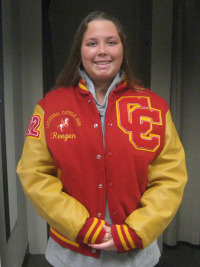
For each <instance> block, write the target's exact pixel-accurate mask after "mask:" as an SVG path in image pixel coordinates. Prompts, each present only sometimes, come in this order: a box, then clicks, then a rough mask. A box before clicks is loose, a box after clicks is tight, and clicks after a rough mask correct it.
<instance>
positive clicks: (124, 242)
mask: <svg viewBox="0 0 200 267" xmlns="http://www.w3.org/2000/svg"><path fill="white" fill-rule="evenodd" d="M116 227H117V233H118V236H119V239H120V241H121V243H122V246H123V248H124V250H129V248H128V246H127V244H126V241H125V239H124V237H123V234H122V231H121V228H120V225H116Z"/></svg>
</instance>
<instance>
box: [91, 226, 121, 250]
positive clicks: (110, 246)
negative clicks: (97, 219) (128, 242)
mask: <svg viewBox="0 0 200 267" xmlns="http://www.w3.org/2000/svg"><path fill="white" fill-rule="evenodd" d="M103 228H104V229H105V230H106V234H105V236H104V238H103V240H102V243H101V244H89V245H88V246H90V247H92V248H95V249H103V250H107V251H111V250H114V251H117V248H116V246H115V243H114V240H113V237H112V234H111V228H110V227H109V226H106V225H103Z"/></svg>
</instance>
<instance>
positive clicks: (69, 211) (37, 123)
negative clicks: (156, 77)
mask: <svg viewBox="0 0 200 267" xmlns="http://www.w3.org/2000/svg"><path fill="white" fill-rule="evenodd" d="M55 88H56V89H55V90H53V91H51V92H50V93H48V94H47V95H46V96H45V98H43V99H42V100H41V101H40V102H39V103H38V104H37V106H36V108H35V111H34V114H33V116H32V118H31V121H30V124H29V127H28V130H27V134H26V141H25V145H24V150H23V154H22V157H21V160H20V162H19V164H18V168H17V171H18V174H19V176H20V180H21V183H22V186H23V189H24V191H25V193H26V195H27V197H28V198H29V199H30V201H31V202H32V203H33V205H34V206H35V208H36V210H37V211H38V213H39V214H40V215H41V216H42V217H43V218H44V219H45V220H46V221H47V222H48V223H49V224H50V226H51V227H50V239H49V242H48V247H47V252H46V258H47V260H48V261H49V262H50V263H51V264H52V265H53V266H78V267H79V266H116V265H117V266H125V267H126V266H127V267H128V266H140V267H144V266H148V267H150V266H155V264H156V263H157V262H158V260H159V257H160V252H159V249H158V246H157V243H156V239H157V237H158V236H159V235H160V234H161V233H162V232H163V231H164V229H165V228H166V227H167V225H168V224H169V223H170V221H171V220H172V218H173V217H174V215H175V213H176V211H177V209H178V207H179V205H180V202H181V199H182V195H183V190H184V186H185V183H186V180H187V173H186V167H185V159H184V151H183V148H182V145H181V143H180V140H179V138H178V136H177V133H176V130H175V128H174V125H173V122H172V120H171V116H170V111H169V108H168V106H167V104H166V101H165V100H164V99H162V98H161V97H159V96H158V95H156V94H155V93H153V92H151V91H149V90H146V89H143V88H142V87H140V86H138V84H137V82H136V80H135V78H134V74H133V71H132V68H131V66H130V60H129V56H128V49H127V40H126V35H125V33H124V29H123V27H122V26H121V24H120V23H119V22H118V21H117V20H116V19H115V18H113V17H112V16H110V15H107V14H105V13H101V12H93V13H91V14H90V15H89V16H87V17H86V18H85V19H84V20H83V22H82V23H81V24H80V26H79V29H78V31H77V34H76V36H75V39H74V44H73V48H72V51H71V54H70V56H69V59H68V61H67V64H66V66H65V68H64V70H63V72H62V73H61V75H60V76H59V78H58V80H57V82H56V85H55ZM123 252H126V253H123Z"/></svg>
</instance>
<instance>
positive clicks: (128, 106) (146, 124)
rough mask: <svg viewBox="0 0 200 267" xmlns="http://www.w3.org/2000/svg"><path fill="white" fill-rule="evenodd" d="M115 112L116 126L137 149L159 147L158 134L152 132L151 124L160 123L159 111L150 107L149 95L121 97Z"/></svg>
mask: <svg viewBox="0 0 200 267" xmlns="http://www.w3.org/2000/svg"><path fill="white" fill-rule="evenodd" d="M116 112H117V124H118V127H119V128H120V129H121V130H122V131H123V132H124V133H125V134H128V136H129V141H130V142H131V144H132V145H133V146H134V147H135V148H136V149H137V150H145V151H150V152H154V151H156V150H157V149H158V148H159V146H160V136H159V135H157V134H155V133H153V125H162V117H161V111H160V110H158V109H154V108H152V107H151V102H150V98H149V97H144V96H140V97H136V96H129V97H122V98H120V99H119V100H117V102H116Z"/></svg>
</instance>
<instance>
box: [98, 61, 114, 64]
mask: <svg viewBox="0 0 200 267" xmlns="http://www.w3.org/2000/svg"><path fill="white" fill-rule="evenodd" d="M110 62H111V61H99V62H95V64H97V65H107V64H109V63H110Z"/></svg>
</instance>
